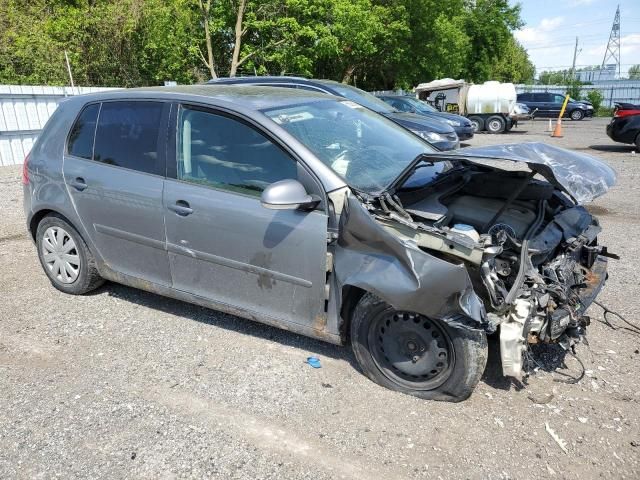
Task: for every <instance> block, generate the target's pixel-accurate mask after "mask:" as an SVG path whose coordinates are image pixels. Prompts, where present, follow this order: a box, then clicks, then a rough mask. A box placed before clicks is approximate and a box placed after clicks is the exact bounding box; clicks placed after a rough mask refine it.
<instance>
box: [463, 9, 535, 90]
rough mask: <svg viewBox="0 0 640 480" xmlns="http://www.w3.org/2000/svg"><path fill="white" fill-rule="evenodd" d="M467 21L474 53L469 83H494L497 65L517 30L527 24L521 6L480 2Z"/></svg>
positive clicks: (469, 61) (469, 63)
mask: <svg viewBox="0 0 640 480" xmlns="http://www.w3.org/2000/svg"><path fill="white" fill-rule="evenodd" d="M470 5H471V6H470V7H469V8H470V10H469V12H468V14H467V15H466V18H465V31H466V33H467V35H468V36H469V40H470V44H471V51H470V54H469V57H468V59H467V62H466V68H465V75H466V77H467V80H473V81H475V82H482V81H485V80H491V76H492V73H493V69H494V65H495V64H496V63H498V62H499V61H500V59H501V58H502V57H503V55H505V53H506V52H507V50H508V49H509V46H510V42H511V41H512V39H513V31H514V30H516V29H518V28H520V27H521V26H522V25H523V23H522V20H521V19H520V5H519V4H516V5H515V6H511V5H509V2H508V0H476V1H475V2H473V3H471V4H470Z"/></svg>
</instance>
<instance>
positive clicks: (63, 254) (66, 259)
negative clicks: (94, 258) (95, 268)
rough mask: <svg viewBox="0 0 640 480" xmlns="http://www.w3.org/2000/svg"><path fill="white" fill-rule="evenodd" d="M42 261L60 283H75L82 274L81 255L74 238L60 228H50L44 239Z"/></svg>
mask: <svg viewBox="0 0 640 480" xmlns="http://www.w3.org/2000/svg"><path fill="white" fill-rule="evenodd" d="M42 259H43V261H44V264H45V266H46V268H47V269H48V270H49V272H51V274H52V275H53V277H55V279H56V280H58V281H59V282H60V283H73V282H75V281H76V279H77V278H78V275H79V274H80V255H79V254H78V250H77V248H76V243H75V242H74V241H73V238H71V236H70V235H69V233H67V232H66V231H65V230H64V229H62V228H60V227H49V228H47V230H45V232H44V235H43V237H42Z"/></svg>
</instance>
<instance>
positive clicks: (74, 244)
mask: <svg viewBox="0 0 640 480" xmlns="http://www.w3.org/2000/svg"><path fill="white" fill-rule="evenodd" d="M54 240H55V241H54ZM36 246H37V248H38V258H39V259H40V265H42V269H43V270H44V272H45V274H46V275H47V277H49V281H51V284H52V285H53V286H54V287H55V288H57V289H58V290H60V291H61V292H64V293H69V294H71V295H82V294H84V293H87V292H90V291H91V290H94V289H96V288H98V287H99V286H100V285H102V284H103V283H104V280H103V279H102V277H100V274H99V273H98V269H97V268H96V262H95V259H94V258H93V255H92V254H91V252H90V251H89V249H88V248H87V244H86V243H85V241H84V240H83V239H82V237H81V236H80V234H79V233H78V232H77V230H76V229H75V228H73V226H71V225H70V224H69V223H68V222H67V221H66V220H65V219H64V218H63V217H61V216H59V215H56V214H53V215H48V216H46V217H44V218H43V219H42V220H41V221H40V223H39V224H38V229H37V231H36ZM64 260H68V261H66V262H65V261H64ZM56 262H57V263H56ZM65 263H66V265H67V266H65Z"/></svg>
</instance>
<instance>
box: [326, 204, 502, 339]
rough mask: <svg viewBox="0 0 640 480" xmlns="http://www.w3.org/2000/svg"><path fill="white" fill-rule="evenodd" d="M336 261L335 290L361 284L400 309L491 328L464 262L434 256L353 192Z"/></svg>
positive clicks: (475, 327)
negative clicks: (392, 229) (385, 223)
mask: <svg viewBox="0 0 640 480" xmlns="http://www.w3.org/2000/svg"><path fill="white" fill-rule="evenodd" d="M335 260H336V261H335V275H336V277H337V281H338V284H339V287H340V288H339V289H338V292H337V294H340V292H341V291H342V289H343V287H345V286H353V287H358V288H361V289H363V290H365V291H367V292H370V293H373V294H374V295H376V296H378V297H379V298H381V299H382V300H384V301H385V302H387V303H388V304H390V305H391V306H393V307H394V308H395V309H397V310H406V311H410V312H415V313H419V314H421V315H425V316H427V317H431V318H437V319H439V320H442V321H445V322H446V323H447V324H449V325H451V326H453V327H458V328H469V329H473V330H482V331H488V332H490V331H492V330H493V329H492V326H491V323H490V322H489V321H488V320H487V315H486V312H485V308H484V304H483V302H482V300H481V299H480V298H479V297H478V296H477V295H476V293H475V291H474V290H473V286H472V283H471V279H470V278H469V274H468V272H467V269H466V268H465V266H464V265H462V264H453V263H450V262H447V261H445V260H442V259H440V258H437V257H435V256H432V255H430V254H428V253H427V252H425V251H423V250H421V249H420V248H419V247H418V246H417V245H416V244H415V243H414V242H411V241H404V240H402V239H401V238H400V237H398V236H396V235H394V234H392V233H390V232H389V231H387V230H386V229H385V228H383V226H382V225H381V224H379V223H378V222H377V221H376V220H375V219H374V218H373V217H372V215H371V214H370V213H369V212H368V211H367V209H366V208H365V207H364V206H363V205H362V203H361V202H360V201H359V200H358V199H357V198H356V197H354V196H353V195H351V194H349V193H347V195H346V198H345V202H344V207H343V211H342V215H341V217H340V229H339V236H338V242H337V246H336V249H335Z"/></svg>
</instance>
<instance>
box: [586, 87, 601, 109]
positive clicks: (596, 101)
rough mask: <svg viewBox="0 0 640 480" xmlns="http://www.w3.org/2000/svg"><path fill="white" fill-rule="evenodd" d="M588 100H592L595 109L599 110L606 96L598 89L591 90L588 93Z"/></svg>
mask: <svg viewBox="0 0 640 480" xmlns="http://www.w3.org/2000/svg"><path fill="white" fill-rule="evenodd" d="M587 100H589V101H590V102H591V104H592V105H593V109H594V111H596V112H597V111H598V110H600V107H601V106H602V101H603V100H604V97H603V96H602V94H601V93H600V92H599V91H598V90H589V93H587Z"/></svg>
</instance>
